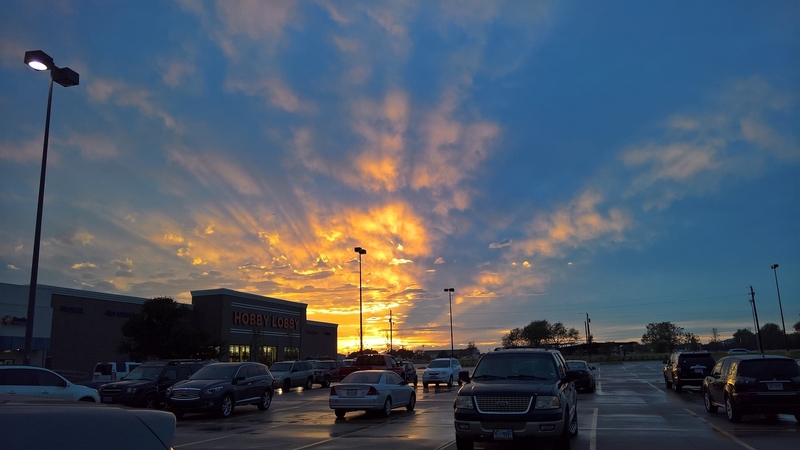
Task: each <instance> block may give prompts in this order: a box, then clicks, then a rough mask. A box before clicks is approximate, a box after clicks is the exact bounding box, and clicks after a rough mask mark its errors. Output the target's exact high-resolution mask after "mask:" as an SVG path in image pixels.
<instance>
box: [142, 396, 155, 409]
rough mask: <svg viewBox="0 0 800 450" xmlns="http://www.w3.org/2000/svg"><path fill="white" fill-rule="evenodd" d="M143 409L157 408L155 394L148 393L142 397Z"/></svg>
mask: <svg viewBox="0 0 800 450" xmlns="http://www.w3.org/2000/svg"><path fill="white" fill-rule="evenodd" d="M142 406H144V408H145V409H157V408H158V397H156V394H153V393H150V394H147V396H146V397H145V398H144V403H142Z"/></svg>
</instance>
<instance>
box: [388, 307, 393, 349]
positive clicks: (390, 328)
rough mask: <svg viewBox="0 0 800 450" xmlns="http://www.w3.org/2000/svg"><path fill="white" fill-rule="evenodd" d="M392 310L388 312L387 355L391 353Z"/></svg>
mask: <svg viewBox="0 0 800 450" xmlns="http://www.w3.org/2000/svg"><path fill="white" fill-rule="evenodd" d="M392 324H393V323H392V310H391V309H390V310H389V353H391V352H392Z"/></svg>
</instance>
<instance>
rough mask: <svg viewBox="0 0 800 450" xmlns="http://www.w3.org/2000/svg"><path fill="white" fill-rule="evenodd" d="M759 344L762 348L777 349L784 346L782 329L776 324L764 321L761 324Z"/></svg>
mask: <svg viewBox="0 0 800 450" xmlns="http://www.w3.org/2000/svg"><path fill="white" fill-rule="evenodd" d="M761 345H763V346H764V350H778V349H782V348H783V347H784V345H783V331H782V330H781V327H780V326H778V324H775V323H771V322H768V323H765V324H764V325H762V326H761Z"/></svg>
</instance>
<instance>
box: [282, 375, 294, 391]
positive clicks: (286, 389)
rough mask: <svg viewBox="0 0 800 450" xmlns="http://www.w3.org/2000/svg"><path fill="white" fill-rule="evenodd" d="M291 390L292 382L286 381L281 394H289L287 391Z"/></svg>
mask: <svg viewBox="0 0 800 450" xmlns="http://www.w3.org/2000/svg"><path fill="white" fill-rule="evenodd" d="M291 388H292V380H290V379H288V378H287V379H286V380H284V382H283V392H289V389H291Z"/></svg>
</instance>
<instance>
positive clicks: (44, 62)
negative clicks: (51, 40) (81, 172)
mask: <svg viewBox="0 0 800 450" xmlns="http://www.w3.org/2000/svg"><path fill="white" fill-rule="evenodd" d="M25 64H27V65H29V66H30V67H31V68H33V69H34V70H39V71H43V70H49V71H50V88H49V90H48V92H47V116H46V118H45V122H44V145H43V146H42V171H41V174H40V176H39V203H38V206H37V208H36V231H35V233H34V238H33V262H32V263H31V285H30V295H29V297H28V315H27V317H26V318H25V350H24V351H25V354H24V356H23V360H22V363H23V364H24V365H26V366H27V365H30V363H31V346H32V343H33V316H34V314H35V312H36V283H37V282H38V277H39V244H40V242H41V239H42V208H43V206H44V180H45V172H46V169H47V143H48V140H49V138H50V105H51V104H52V102H53V82H54V81H55V82H56V83H58V84H60V85H61V86H64V87H70V86H77V85H78V83H79V79H80V76H79V75H78V73H77V72H75V71H74V70H72V69H70V68H69V67H64V68H59V67H57V66H56V65H55V64H53V58H51V57H50V56H49V55H48V54H47V53H45V52H43V51H41V50H31V51H28V52H25Z"/></svg>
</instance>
